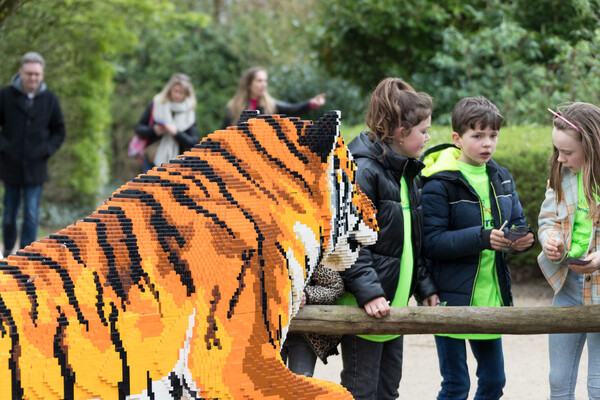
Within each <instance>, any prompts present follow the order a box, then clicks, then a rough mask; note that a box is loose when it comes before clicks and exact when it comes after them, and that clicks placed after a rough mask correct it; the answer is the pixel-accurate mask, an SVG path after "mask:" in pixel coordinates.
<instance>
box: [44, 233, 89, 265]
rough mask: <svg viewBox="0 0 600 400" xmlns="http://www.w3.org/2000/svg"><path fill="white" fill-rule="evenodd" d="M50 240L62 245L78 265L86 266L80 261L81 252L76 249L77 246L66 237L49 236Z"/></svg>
mask: <svg viewBox="0 0 600 400" xmlns="http://www.w3.org/2000/svg"><path fill="white" fill-rule="evenodd" d="M50 239H52V240H55V241H56V242H58V243H60V244H62V245H64V246H65V247H66V248H67V250H69V252H70V253H71V254H72V255H73V258H74V259H75V261H77V262H78V263H79V264H81V265H83V266H84V267H85V266H86V265H85V263H84V262H83V260H82V259H81V250H80V249H79V247H77V244H76V243H75V241H74V240H73V239H71V238H70V237H68V236H66V235H50Z"/></svg>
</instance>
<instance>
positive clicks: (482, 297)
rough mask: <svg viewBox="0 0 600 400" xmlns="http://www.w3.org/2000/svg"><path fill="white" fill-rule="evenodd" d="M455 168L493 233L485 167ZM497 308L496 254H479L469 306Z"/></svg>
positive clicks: (458, 336) (466, 336) (487, 336)
mask: <svg viewBox="0 0 600 400" xmlns="http://www.w3.org/2000/svg"><path fill="white" fill-rule="evenodd" d="M458 167H459V168H460V172H462V174H463V175H464V176H465V178H467V181H468V182H469V183H470V184H471V186H473V188H474V189H475V191H476V192H477V195H478V196H479V201H480V204H481V208H482V210H483V221H482V225H483V226H484V227H485V229H493V228H494V217H493V216H492V203H491V200H490V178H489V177H488V174H487V171H486V166H485V165H483V166H481V167H479V166H474V165H469V164H466V163H463V162H460V161H459V162H458ZM501 305H502V301H501V299H500V289H499V285H498V275H497V274H496V251H495V250H483V251H482V252H481V254H480V257H479V268H478V271H477V276H476V278H475V287H474V288H473V297H472V298H471V306H479V307H500V306H501ZM440 336H449V337H452V338H455V339H497V338H499V337H500V335H497V334H483V333H482V334H474V333H470V334H451V335H440Z"/></svg>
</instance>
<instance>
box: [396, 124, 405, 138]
mask: <svg viewBox="0 0 600 400" xmlns="http://www.w3.org/2000/svg"><path fill="white" fill-rule="evenodd" d="M394 136H395V137H397V138H398V139H402V138H403V137H404V127H403V126H399V127H397V128H396V131H395V132H394Z"/></svg>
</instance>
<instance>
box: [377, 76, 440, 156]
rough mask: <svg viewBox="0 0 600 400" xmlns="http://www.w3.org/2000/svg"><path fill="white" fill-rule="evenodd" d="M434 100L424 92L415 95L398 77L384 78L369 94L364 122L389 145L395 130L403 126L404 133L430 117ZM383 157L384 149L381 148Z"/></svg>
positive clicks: (413, 90) (410, 87)
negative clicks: (369, 98)
mask: <svg viewBox="0 0 600 400" xmlns="http://www.w3.org/2000/svg"><path fill="white" fill-rule="evenodd" d="M432 111H433V99H432V98H431V96H429V95H428V94H427V93H423V92H417V91H415V89H413V87H412V86H410V85H409V84H408V83H406V82H405V81H404V80H402V79H400V78H385V79H384V80H382V81H381V82H379V84H378V85H377V87H376V88H375V90H373V93H371V100H370V101H369V109H368V111H367V115H366V117H365V122H366V124H367V126H368V127H369V129H370V130H371V132H369V139H371V141H375V137H376V136H377V137H379V139H380V140H381V141H382V142H383V143H387V144H390V143H391V142H392V140H393V136H394V133H395V132H396V129H398V128H399V127H400V126H402V127H404V129H405V130H406V132H407V134H408V132H410V130H411V129H412V128H413V127H414V126H417V125H419V123H421V121H423V120H425V119H426V118H427V117H429V116H430V115H431V113H432ZM383 151H384V153H383V154H385V148H384V150H383Z"/></svg>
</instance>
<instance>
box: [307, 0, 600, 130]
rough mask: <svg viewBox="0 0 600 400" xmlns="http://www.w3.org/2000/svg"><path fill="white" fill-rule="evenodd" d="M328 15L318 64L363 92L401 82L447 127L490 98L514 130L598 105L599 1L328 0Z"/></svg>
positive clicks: (324, 6)
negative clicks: (575, 104) (568, 105)
mask: <svg viewBox="0 0 600 400" xmlns="http://www.w3.org/2000/svg"><path fill="white" fill-rule="evenodd" d="M322 10H323V16H324V17H325V16H327V18H326V19H324V21H325V26H324V28H323V30H322V33H321V36H320V37H319V39H318V40H317V41H316V43H315V49H316V50H317V51H318V52H319V61H320V63H321V65H323V66H324V67H325V68H326V69H327V70H329V71H330V72H331V73H333V74H338V75H340V76H342V77H344V78H347V79H350V80H352V81H353V82H355V83H357V84H359V85H360V87H361V88H362V89H363V91H364V92H366V91H368V90H371V89H372V88H373V87H374V85H375V84H376V83H377V82H378V81H379V80H380V79H381V78H382V77H384V76H401V77H403V78H405V79H407V80H408V81H410V82H412V83H414V85H415V86H416V87H417V88H419V89H420V90H425V91H427V92H428V93H430V94H432V95H433V97H434V98H435V99H436V107H437V110H438V112H436V116H437V117H436V118H437V121H438V122H441V123H448V122H449V116H450V112H451V110H452V107H453V106H454V104H455V103H456V101H457V100H459V99H460V98H462V97H465V96H476V95H484V96H486V97H489V98H490V99H492V100H493V101H494V102H495V103H496V104H498V106H499V107H500V109H501V111H502V112H503V113H504V114H505V116H506V118H507V122H508V123H510V124H514V123H535V122H539V121H540V120H542V118H543V115H544V112H545V111H544V110H545V109H546V107H548V106H549V105H555V104H556V103H559V102H564V101H570V100H577V101H588V102H592V103H597V102H598V100H599V96H598V92H597V90H594V89H592V88H593V87H594V86H593V84H590V82H593V83H596V82H598V81H599V79H600V58H599V57H598V48H599V47H598V41H599V39H598V37H599V33H600V31H598V29H599V28H600V18H599V15H600V2H599V1H598V0H570V1H558V0H542V1H539V2H533V3H532V2H529V1H525V0H511V1H500V0H492V1H489V2H483V1H478V0H476V1H469V2H467V1H463V0H442V1H433V0H425V1H421V2H408V1H401V2H394V1H391V0H390V1H380V0H360V1H356V2H353V3H352V5H349V4H347V2H342V1H339V0H322ZM367 10H369V12H367Z"/></svg>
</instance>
